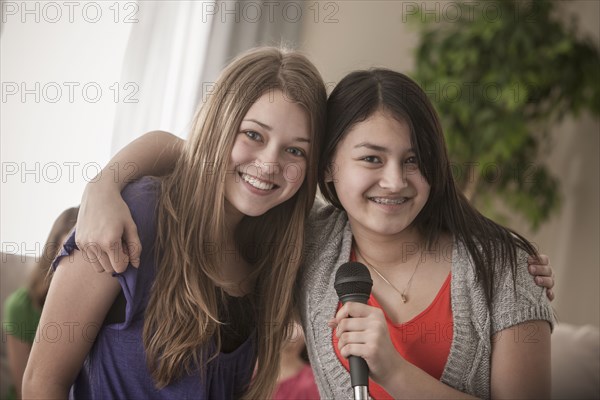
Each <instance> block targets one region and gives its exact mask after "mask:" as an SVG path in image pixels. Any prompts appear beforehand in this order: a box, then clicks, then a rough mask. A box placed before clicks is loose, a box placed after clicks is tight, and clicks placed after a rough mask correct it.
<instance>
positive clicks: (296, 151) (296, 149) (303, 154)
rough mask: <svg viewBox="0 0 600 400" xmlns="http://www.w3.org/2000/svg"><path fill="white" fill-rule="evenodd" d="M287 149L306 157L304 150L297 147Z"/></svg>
mask: <svg viewBox="0 0 600 400" xmlns="http://www.w3.org/2000/svg"><path fill="white" fill-rule="evenodd" d="M285 151H287V152H288V153H290V154H292V155H294V156H296V157H306V154H305V153H304V150H302V149H299V148H297V147H289V148H287V149H286V150H285Z"/></svg>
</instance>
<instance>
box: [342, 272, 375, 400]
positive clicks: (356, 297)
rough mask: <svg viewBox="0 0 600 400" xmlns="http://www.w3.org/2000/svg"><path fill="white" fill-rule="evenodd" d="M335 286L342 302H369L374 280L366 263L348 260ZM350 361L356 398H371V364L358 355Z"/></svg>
mask: <svg viewBox="0 0 600 400" xmlns="http://www.w3.org/2000/svg"><path fill="white" fill-rule="evenodd" d="M333 286H334V287H335V291H336V292H337V295H338V297H339V298H340V302H341V303H342V304H346V303H347V302H348V301H354V302H356V303H362V304H367V301H368V300H369V296H370V295H371V287H372V286H373V280H372V279H371V274H370V273H369V270H368V269H367V267H365V265H364V264H361V263H359V262H347V263H345V264H342V266H340V268H339V269H338V270H337V272H336V274H335V283H334V285H333ZM348 362H349V363H350V382H351V383H352V388H353V390H354V399H355V400H367V399H368V398H369V366H368V365H367V362H366V361H365V360H364V359H363V358H362V357H357V356H350V357H349V358H348Z"/></svg>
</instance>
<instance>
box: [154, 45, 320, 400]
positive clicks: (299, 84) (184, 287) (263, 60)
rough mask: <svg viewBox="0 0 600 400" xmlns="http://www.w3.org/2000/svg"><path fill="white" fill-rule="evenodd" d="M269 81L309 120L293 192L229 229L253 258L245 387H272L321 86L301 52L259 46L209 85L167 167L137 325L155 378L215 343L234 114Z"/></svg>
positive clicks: (310, 186)
mask: <svg viewBox="0 0 600 400" xmlns="http://www.w3.org/2000/svg"><path fill="white" fill-rule="evenodd" d="M269 90H281V91H282V92H283V93H284V94H285V96H286V98H287V99H289V100H290V101H293V102H296V103H298V104H300V105H301V106H302V107H304V108H305V109H306V111H307V112H308V115H309V117H310V128H311V132H310V134H311V138H310V139H311V141H310V151H309V155H308V159H307V171H306V176H305V179H304V182H303V183H302V185H301V187H300V189H299V191H298V193H296V195H294V196H293V197H292V198H290V199H289V200H287V201H285V202H284V203H282V204H280V205H278V206H276V207H274V208H272V209H271V210H269V211H268V212H266V213H265V214H263V215H261V216H258V217H245V218H243V219H242V221H241V222H240V224H239V226H238V227H237V230H236V239H237V241H238V244H239V250H240V251H241V253H242V255H246V257H245V258H246V260H247V261H248V262H250V263H251V264H252V267H253V270H252V271H253V272H252V274H251V279H254V281H255V282H256V287H255V295H256V304H257V309H258V312H257V320H256V326H257V328H256V329H257V331H256V336H255V337H256V342H257V343H256V344H257V358H258V360H257V361H258V368H257V371H256V374H255V376H254V377H253V379H252V383H251V384H250V386H249V388H248V389H247V391H246V393H245V396H246V397H247V398H265V397H268V396H269V395H270V394H271V391H272V389H273V387H274V384H275V379H276V378H277V375H278V368H279V358H280V349H281V345H282V342H283V340H284V338H285V337H286V335H287V334H288V332H289V328H290V322H291V321H290V317H291V315H292V310H293V306H294V304H293V290H294V282H295V279H296V275H297V272H298V267H299V265H300V263H301V254H302V244H303V240H304V221H305V218H306V217H307V216H308V213H309V212H310V209H311V207H312V204H313V201H314V197H315V194H316V182H317V170H316V165H317V159H318V152H319V149H320V145H321V141H322V137H323V132H324V125H325V112H326V109H325V106H326V100H327V94H326V91H325V86H324V84H323V80H322V78H321V76H320V74H319V72H318V71H317V69H316V68H315V67H314V65H313V64H312V63H311V62H310V61H308V59H306V58H305V57H304V56H302V55H301V54H299V53H297V52H288V51H285V50H281V49H277V48H266V47H263V48H257V49H254V50H251V51H249V52H247V53H245V54H243V55H241V56H240V57H238V58H237V59H235V60H234V61H233V62H232V63H231V64H230V65H229V66H228V67H227V68H226V69H225V70H224V71H223V72H222V74H221V76H220V77H219V79H218V81H217V82H216V90H215V91H214V93H212V95H211V96H210V97H209V99H208V101H207V102H206V103H205V104H204V106H203V107H202V108H201V109H200V110H199V112H198V113H197V115H196V117H195V120H194V124H193V127H192V133H191V137H190V139H189V140H188V142H187V144H186V146H185V149H184V151H183V154H182V156H181V158H180V159H179V160H178V163H177V165H176V167H175V170H174V171H173V173H172V174H171V175H169V176H168V177H166V178H165V179H164V180H163V181H162V183H161V193H160V197H159V200H158V217H157V218H158V219H157V232H158V233H157V242H156V249H157V252H158V253H157V254H160V256H159V257H158V264H157V274H156V279H155V283H154V287H153V290H152V295H151V298H150V301H149V304H148V308H147V310H146V320H145V325H144V345H145V348H146V353H147V363H148V366H149V369H150V371H151V373H152V376H153V378H154V380H155V382H156V385H157V387H164V386H166V385H167V384H169V383H170V382H171V381H173V380H174V379H177V378H178V377H180V376H181V375H182V374H183V372H184V371H185V372H186V373H190V372H192V371H193V368H195V367H200V368H201V369H202V368H203V363H206V360H208V359H209V358H210V357H214V356H216V354H218V352H219V350H220V337H219V334H218V332H219V330H218V325H219V323H220V321H219V315H218V302H219V300H220V296H219V295H218V290H215V288H217V287H220V288H225V287H227V286H228V285H229V286H230V283H229V282H226V281H224V280H223V279H222V278H221V277H220V274H219V270H220V262H219V257H218V254H219V253H220V250H221V249H219V247H218V246H219V245H220V244H222V243H224V238H225V237H224V236H225V233H224V226H225V224H224V218H225V199H224V186H225V174H226V173H227V171H226V169H227V165H228V161H229V158H230V155H231V151H232V148H233V144H234V140H235V137H236V134H237V132H238V130H239V126H240V124H241V121H242V119H243V117H244V116H245V114H246V112H247V111H248V110H249V108H250V107H251V106H252V104H253V103H254V102H256V100H257V99H258V98H259V97H261V96H262V95H263V94H264V93H266V92H267V91H269ZM249 249H252V252H253V253H254V254H253V255H252V256H250V255H248V252H247V251H246V250H249ZM257 250H258V251H257ZM213 337H215V339H216V350H214V353H212V354H207V349H208V348H209V347H208V346H205V345H206V344H208V343H210V340H211V338H213Z"/></svg>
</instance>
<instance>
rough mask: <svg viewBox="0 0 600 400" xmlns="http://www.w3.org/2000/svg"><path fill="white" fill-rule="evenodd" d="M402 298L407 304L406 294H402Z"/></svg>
mask: <svg viewBox="0 0 600 400" xmlns="http://www.w3.org/2000/svg"><path fill="white" fill-rule="evenodd" d="M400 298H401V299H402V303H406V302H407V301H408V299H407V298H406V296H405V295H404V294H400Z"/></svg>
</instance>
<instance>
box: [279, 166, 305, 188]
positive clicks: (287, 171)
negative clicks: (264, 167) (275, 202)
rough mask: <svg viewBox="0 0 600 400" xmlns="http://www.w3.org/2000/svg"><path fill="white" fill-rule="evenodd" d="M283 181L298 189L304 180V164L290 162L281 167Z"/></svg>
mask: <svg viewBox="0 0 600 400" xmlns="http://www.w3.org/2000/svg"><path fill="white" fill-rule="evenodd" d="M282 173H283V179H285V181H286V182H287V183H288V184H289V185H291V186H295V187H296V186H297V187H300V185H302V182H304V179H305V178H306V163H303V162H291V163H287V164H285V165H284V166H283V171H282Z"/></svg>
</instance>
